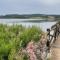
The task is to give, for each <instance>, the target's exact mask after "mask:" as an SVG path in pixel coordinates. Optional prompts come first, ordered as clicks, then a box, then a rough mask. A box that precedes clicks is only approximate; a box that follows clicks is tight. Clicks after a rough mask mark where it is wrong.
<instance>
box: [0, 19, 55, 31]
mask: <svg viewBox="0 0 60 60" xmlns="http://www.w3.org/2000/svg"><path fill="white" fill-rule="evenodd" d="M29 21H30V22H29ZM32 21H33V22H32ZM36 21H37V22H36ZM0 23H1V24H7V25H13V24H18V25H20V24H22V25H23V26H26V27H31V26H33V25H34V26H37V27H39V28H41V29H42V30H43V31H45V32H46V29H47V28H50V27H51V26H52V25H54V24H55V23H56V21H53V22H52V21H43V20H39V19H0Z"/></svg>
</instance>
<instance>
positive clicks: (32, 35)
mask: <svg viewBox="0 0 60 60" xmlns="http://www.w3.org/2000/svg"><path fill="white" fill-rule="evenodd" d="M41 34H42V30H41V29H40V28H37V27H35V26H32V27H28V28H26V27H24V26H22V25H12V26H7V25H3V24H0V60H15V59H14V56H15V54H16V53H17V52H18V51H19V50H20V49H21V48H25V47H26V45H27V43H28V42H29V41H31V40H34V41H35V42H38V40H39V39H40V37H41ZM19 57H20V56H19ZM21 57H22V56H21ZM21 60H27V57H26V55H25V56H24V58H22V59H21Z"/></svg>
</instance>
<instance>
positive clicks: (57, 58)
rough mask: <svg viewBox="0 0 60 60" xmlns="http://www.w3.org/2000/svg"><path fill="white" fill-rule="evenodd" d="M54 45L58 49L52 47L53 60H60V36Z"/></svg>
mask: <svg viewBox="0 0 60 60" xmlns="http://www.w3.org/2000/svg"><path fill="white" fill-rule="evenodd" d="M53 45H54V46H56V47H52V49H51V50H52V51H51V53H52V58H51V60H60V36H59V37H58V38H57V40H56V42H55V43H54V44H53Z"/></svg>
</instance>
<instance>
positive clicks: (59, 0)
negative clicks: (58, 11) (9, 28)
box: [38, 0, 60, 6]
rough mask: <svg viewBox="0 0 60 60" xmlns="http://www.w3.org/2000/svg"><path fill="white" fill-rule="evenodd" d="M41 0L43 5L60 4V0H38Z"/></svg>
mask: <svg viewBox="0 0 60 60" xmlns="http://www.w3.org/2000/svg"><path fill="white" fill-rule="evenodd" d="M38 1H40V3H42V4H43V5H50V6H51V5H57V4H60V0H38Z"/></svg>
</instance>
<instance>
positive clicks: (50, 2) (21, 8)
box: [0, 0, 60, 15]
mask: <svg viewBox="0 0 60 60" xmlns="http://www.w3.org/2000/svg"><path fill="white" fill-rule="evenodd" d="M5 14H56V15H57V14H59V15H60V0H0V15H5Z"/></svg>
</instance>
